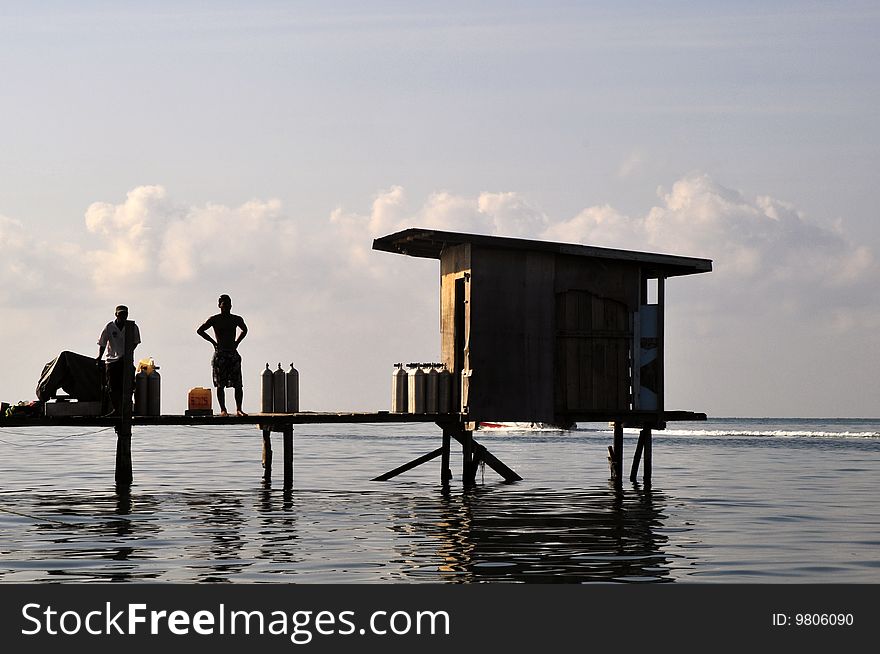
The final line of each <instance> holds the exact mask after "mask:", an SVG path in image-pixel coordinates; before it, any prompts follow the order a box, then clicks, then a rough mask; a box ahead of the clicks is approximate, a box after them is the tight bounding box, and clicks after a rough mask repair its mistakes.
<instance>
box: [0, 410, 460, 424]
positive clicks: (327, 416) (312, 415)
mask: <svg viewBox="0 0 880 654" xmlns="http://www.w3.org/2000/svg"><path fill="white" fill-rule="evenodd" d="M457 420H459V417H458V416H457V415H454V414H431V413H390V412H388V411H378V412H375V413H370V412H363V413H362V412H328V413H324V412H316V411H304V412H301V413H250V414H248V415H247V416H236V415H229V416H225V417H221V416H219V415H213V416H187V415H163V416H133V417H132V418H130V419H129V418H126V420H125V422H126V423H128V424H131V425H132V426H134V427H138V426H145V427H146V426H151V427H157V426H164V425H184V426H186V425H268V426H276V425H278V426H281V425H316V424H328V425H331V424H344V423H401V422H435V423H441V424H442V423H446V422H455V421H457ZM118 424H120V419H119V418H118V417H103V416H34V417H21V418H0V428H3V427H115V426H116V425H118Z"/></svg>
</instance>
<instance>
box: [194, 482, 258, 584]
mask: <svg viewBox="0 0 880 654" xmlns="http://www.w3.org/2000/svg"><path fill="white" fill-rule="evenodd" d="M185 502H186V506H187V509H188V511H189V520H190V522H191V527H190V529H191V530H192V545H191V546H189V547H187V549H186V554H187V561H186V565H187V567H189V568H191V569H193V570H194V571H195V575H196V576H195V580H196V581H209V582H218V581H230V577H233V576H235V575H237V574H239V573H241V572H242V571H243V570H244V569H245V568H247V567H248V566H249V565H250V561H248V560H246V557H245V556H244V554H243V550H244V546H245V535H244V533H245V531H246V526H247V518H246V517H245V514H244V511H243V502H242V499H241V497H239V496H238V494H232V493H199V494H189V495H186V496H185Z"/></svg>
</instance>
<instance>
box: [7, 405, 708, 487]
mask: <svg viewBox="0 0 880 654" xmlns="http://www.w3.org/2000/svg"><path fill="white" fill-rule="evenodd" d="M464 418H465V417H464V416H462V415H460V414H413V413H390V412H388V411H378V412H375V413H369V412H327V413H325V412H301V413H255V414H250V415H247V416H233V415H230V416H223V417H221V416H211V415H205V416H188V415H162V416H134V417H132V418H130V419H126V420H124V421H122V420H120V419H119V418H114V417H98V416H51V417H48V416H36V417H16V418H0V429H2V428H4V427H50V428H51V427H113V428H114V430H115V431H116V436H117V440H116V470H115V480H116V484H117V485H118V486H122V487H125V486H129V485H131V483H132V480H133V472H132V459H131V429H132V427H134V426H137V427H158V426H173V425H180V426H197V425H212V426H217V425H254V426H256V427H258V428H259V429H260V430H261V431H262V436H263V453H262V463H263V478H264V479H265V480H267V481H268V480H271V477H272V462H273V449H272V439H271V435H272V433H273V432H275V433H280V434H281V435H282V444H283V449H282V461H283V474H284V488H285V489H290V488H293V446H294V441H293V427H294V425H303V424H394V423H397V424H400V423H435V424H436V425H437V426H438V427H440V428H441V430H442V440H441V445H440V447H438V448H437V449H435V450H433V451H431V452H428V453H427V454H424V455H422V456H419V457H417V458H415V459H413V460H412V461H409V462H408V463H404V464H403V465H400V466H398V467H396V468H394V469H392V470H389V471H388V472H386V473H384V474H381V475H379V476H378V477H375V478H373V481H387V480H389V479H392V478H394V477H396V476H398V475H400V474H402V473H404V472H406V471H408V470H412V469H413V468H415V467H417V466H420V465H422V464H424V463H427V462H429V461H432V460H434V459H436V458H438V457H439V458H440V459H441V464H440V480H441V483H442V484H444V485H448V484H449V482H450V480H451V478H452V472H451V470H450V467H449V459H450V449H451V443H452V441H453V440H455V441H456V442H458V443H459V444H460V445H461V448H462V470H461V479H462V484H463V485H464V486H470V485H473V484H474V483H475V480H476V473H477V469H478V468H479V466H480V464H481V463H483V464H485V465H486V466H488V467H489V468H491V469H492V470H494V471H495V472H496V473H498V474H499V475H500V476H501V477H502V478H503V479H504V480H505V481H506V482H514V481H520V480H521V479H522V477H520V476H519V475H518V474H517V473H516V472H515V471H514V470H513V469H512V468H510V467H509V466H507V465H506V464H505V463H504V462H503V461H501V460H500V459H499V458H498V457H496V456H495V455H494V454H492V453H491V452H490V451H489V450H488V449H487V448H486V447H485V446H484V445H482V444H481V443H479V442H478V441H477V440H476V439H475V438H474V431H475V430H476V424H475V423H473V422H466V421H465V419H464ZM693 420H706V415H705V414H702V413H692V412H689V411H666V412H663V413H662V414H660V415H659V416H658V414H657V413H656V412H634V411H626V412H602V411H596V412H590V413H585V414H583V415H581V416H578V421H579V422H607V423H611V424H613V427H614V428H613V433H614V436H613V444H612V445H611V446H609V448H608V450H609V456H608V462H609V465H610V469H611V478H612V480H613V481H614V482H615V484H617V485H620V484H622V482H623V462H624V456H623V429H624V427H638V428H639V429H640V435H639V440H638V445H637V447H636V451H635V454H634V456H633V463H632V468H631V472H630V479H631V480H632V481H633V482H635V481H636V479H637V473H638V468H639V465H640V462H641V460H642V458H644V462H643V464H642V471H643V472H642V475H643V480H644V482H645V483H646V484H650V481H651V453H652V447H651V446H652V430H653V429H664V428H665V427H666V422H667V421H693Z"/></svg>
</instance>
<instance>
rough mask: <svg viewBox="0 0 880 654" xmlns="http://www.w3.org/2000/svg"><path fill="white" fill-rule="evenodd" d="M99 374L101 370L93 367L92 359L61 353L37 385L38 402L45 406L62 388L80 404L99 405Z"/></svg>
mask: <svg viewBox="0 0 880 654" xmlns="http://www.w3.org/2000/svg"><path fill="white" fill-rule="evenodd" d="M101 373H102V370H101V366H98V365H96V364H95V358H94V357H87V356H84V355H82V354H76V353H75V352H66V351H65V352H62V353H61V354H59V355H58V356H57V357H56V358H55V359H53V360H52V361H50V362H49V363H47V364H46V366H45V367H44V368H43V374H42V375H40V381H39V382H38V383H37V398H38V399H39V400H40V401H41V402H45V401H47V400H48V399H49V398H51V397H53V396H54V395H55V394H56V393H57V392H58V389H59V388H61V389H63V390H64V392H65V393H67V394H68V395H69V396H70V397H72V398H74V399H76V400H79V401H80V402H97V401H100V400H101V381H102V380H101Z"/></svg>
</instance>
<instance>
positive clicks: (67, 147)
mask: <svg viewBox="0 0 880 654" xmlns="http://www.w3.org/2000/svg"><path fill="white" fill-rule="evenodd" d="M877 34H880V6H878V5H877V3H876V2H848V1H843V2H837V3H811V2H800V1H798V2H773V1H764V2H663V3H658V2H628V3H612V2H605V3H600V2H595V3H594V2H554V1H548V2H542V3H534V2H513V1H508V2H481V3H473V2H450V1H446V2H437V3H431V2H341V1H340V2H326V1H324V2H262V1H250V2H187V1H176V2H138V3H133V2H132V3H126V2H80V3H67V2H5V3H3V4H2V5H0V70H2V79H3V84H2V85H0V316H2V320H0V343H2V352H3V366H2V373H0V399H2V400H3V401H5V402H11V403H14V402H17V401H21V400H30V399H34V397H35V392H34V388H35V386H36V383H37V381H38V379H39V376H40V372H41V371H42V368H43V366H44V365H45V364H46V363H47V362H48V361H50V360H51V359H53V358H54V357H55V356H57V355H58V354H59V353H60V352H61V351H64V350H71V351H74V352H78V353H81V354H88V355H95V354H97V345H96V341H97V338H98V336H99V334H100V332H101V329H102V328H103V326H104V325H105V324H106V323H107V322H108V321H109V320H112V318H113V308H114V307H115V306H116V305H117V304H120V303H123V304H127V305H128V306H129V308H130V318H131V319H132V320H134V321H136V322H137V323H138V325H139V327H140V331H141V335H142V340H143V342H142V344H141V346H140V347H139V348H138V351H137V353H136V354H137V358H141V357H146V356H151V357H153V358H154V360H155V362H156V364H157V365H159V367H160V373H161V374H162V384H163V395H162V408H163V412H165V413H175V412H181V411H182V410H183V409H184V408H186V393H187V390H188V389H189V388H191V387H194V386H205V387H208V386H210V385H211V370H210V358H211V353H212V352H211V347H210V345H209V344H208V343H206V342H205V341H203V340H202V339H201V338H199V337H198V336H197V335H196V333H195V330H196V328H197V327H198V325H199V324H201V323H202V322H203V321H204V320H205V319H206V318H207V317H208V316H210V315H212V314H213V313H215V312H216V310H217V308H216V307H217V297H218V296H219V295H220V294H221V293H228V294H229V295H230V296H231V297H232V302H233V312H234V313H238V314H240V315H241V316H242V317H243V318H244V319H245V321H246V322H247V324H248V327H249V333H248V336H247V338H246V339H245V340H244V342H243V343H242V345H241V348H240V351H241V354H242V357H243V360H244V366H243V373H244V379H245V403H244V404H245V410H249V411H257V410H258V409H259V374H260V372H261V371H262V370H263V368H264V367H265V365H266V363H269V364H270V365H271V367H272V368H275V367H277V365H278V363H282V364H283V366H284V368H285V369H286V368H288V367H289V365H290V364H291V363H293V364H294V365H295V366H296V368H297V369H298V371H299V373H300V393H301V400H300V405H301V408H302V409H303V410H316V411H337V410H339V411H346V410H361V411H375V410H386V409H388V408H389V406H390V388H391V383H390V381H391V372H392V366H393V364H394V363H396V362H399V361H405V362H408V361H436V360H438V359H439V348H440V338H439V328H438V325H439V293H438V288H439V281H438V279H439V264H438V262H437V261H434V260H423V259H413V258H408V257H401V256H396V255H392V254H388V253H383V252H376V251H373V250H372V249H371V244H372V239H373V238H375V237H377V236H382V235H385V234H388V233H391V232H393V231H396V230H398V229H403V228H406V227H411V226H415V227H433V228H438V229H448V230H453V231H467V232H474V233H483V234H497V235H505V236H521V237H527V238H538V239H546V240H553V241H563V242H571V243H583V244H588V245H597V246H607V247H614V248H623V249H634V250H647V251H656V252H663V253H668V254H677V255H685V256H694V257H700V258H708V259H712V260H713V262H714V270H713V272H712V273H710V274H705V275H698V276H693V277H685V278H674V279H671V280H669V282H668V284H667V302H668V313H667V325H666V338H667V362H666V388H667V399H666V406H667V408H669V409H683V410H693V411H702V412H706V413H708V414H709V415H710V416H716V417H722V416H759V417H760V416H804V417H821V416H827V417H842V416H851V417H877V416H878V415H880V409H878V407H877V403H878V397H880V392H878V390H877V382H876V379H877V375H876V371H877V370H878V369H880V347H878V338H877V334H878V333H880V301H878V300H880V290H878V289H880V263H878V257H880V226H878V220H877V218H878V215H877V214H878V209H877V207H878V204H877V201H878V184H877V182H878V171H880V109H878V107H880V63H878V62H880V39H877ZM228 395H229V396H230V397H229V401H230V403H231V391H230V392H229V393H228Z"/></svg>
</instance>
